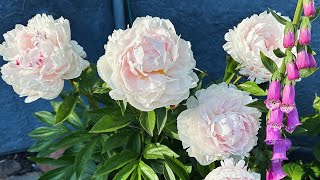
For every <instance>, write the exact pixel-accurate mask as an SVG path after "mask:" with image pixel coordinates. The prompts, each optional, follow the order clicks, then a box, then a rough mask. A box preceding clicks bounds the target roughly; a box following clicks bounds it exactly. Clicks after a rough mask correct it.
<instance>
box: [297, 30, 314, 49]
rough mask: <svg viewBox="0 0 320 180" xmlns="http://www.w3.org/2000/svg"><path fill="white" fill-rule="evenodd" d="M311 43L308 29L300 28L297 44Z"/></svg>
mask: <svg viewBox="0 0 320 180" xmlns="http://www.w3.org/2000/svg"><path fill="white" fill-rule="evenodd" d="M310 42H311V31H310V29H309V28H301V29H300V33H299V44H301V45H308V44H310Z"/></svg>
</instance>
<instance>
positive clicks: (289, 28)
mask: <svg viewBox="0 0 320 180" xmlns="http://www.w3.org/2000/svg"><path fill="white" fill-rule="evenodd" d="M294 42H295V38H294V27H293V25H292V22H290V21H288V22H287V24H286V27H285V29H284V37H283V47H284V48H292V47H293V46H294Z"/></svg>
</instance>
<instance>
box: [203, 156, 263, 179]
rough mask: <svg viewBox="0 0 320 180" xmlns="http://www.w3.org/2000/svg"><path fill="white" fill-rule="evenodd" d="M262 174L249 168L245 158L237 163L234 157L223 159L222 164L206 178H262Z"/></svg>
mask: <svg viewBox="0 0 320 180" xmlns="http://www.w3.org/2000/svg"><path fill="white" fill-rule="evenodd" d="M260 179H261V175H260V174H258V173H255V172H250V171H248V170H247V166H246V165H245V161H244V160H240V161H239V162H238V163H235V162H234V160H233V159H225V160H224V161H221V166H220V167H218V168H215V169H214V170H212V171H211V172H210V173H209V174H208V175H207V176H206V178H205V179H204V180H260Z"/></svg>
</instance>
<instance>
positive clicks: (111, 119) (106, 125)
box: [90, 114, 133, 133]
mask: <svg viewBox="0 0 320 180" xmlns="http://www.w3.org/2000/svg"><path fill="white" fill-rule="evenodd" d="M132 121H133V117H131V116H121V115H116V114H111V115H106V116H103V117H102V118H101V119H100V120H99V121H98V122H97V123H96V124H95V125H94V126H93V127H92V129H91V130H90V133H103V132H112V131H115V130H118V129H121V128H124V127H126V126H127V125H129V124H130V123H131V122H132Z"/></svg>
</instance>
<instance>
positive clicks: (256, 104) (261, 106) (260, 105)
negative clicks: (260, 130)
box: [246, 99, 269, 113]
mask: <svg viewBox="0 0 320 180" xmlns="http://www.w3.org/2000/svg"><path fill="white" fill-rule="evenodd" d="M246 106H248V107H252V108H257V109H258V110H259V111H260V112H264V113H267V112H268V111H269V109H268V108H267V107H266V105H265V104H264V101H263V100H261V99H258V100H256V101H254V102H252V103H249V104H247V105H246Z"/></svg>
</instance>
